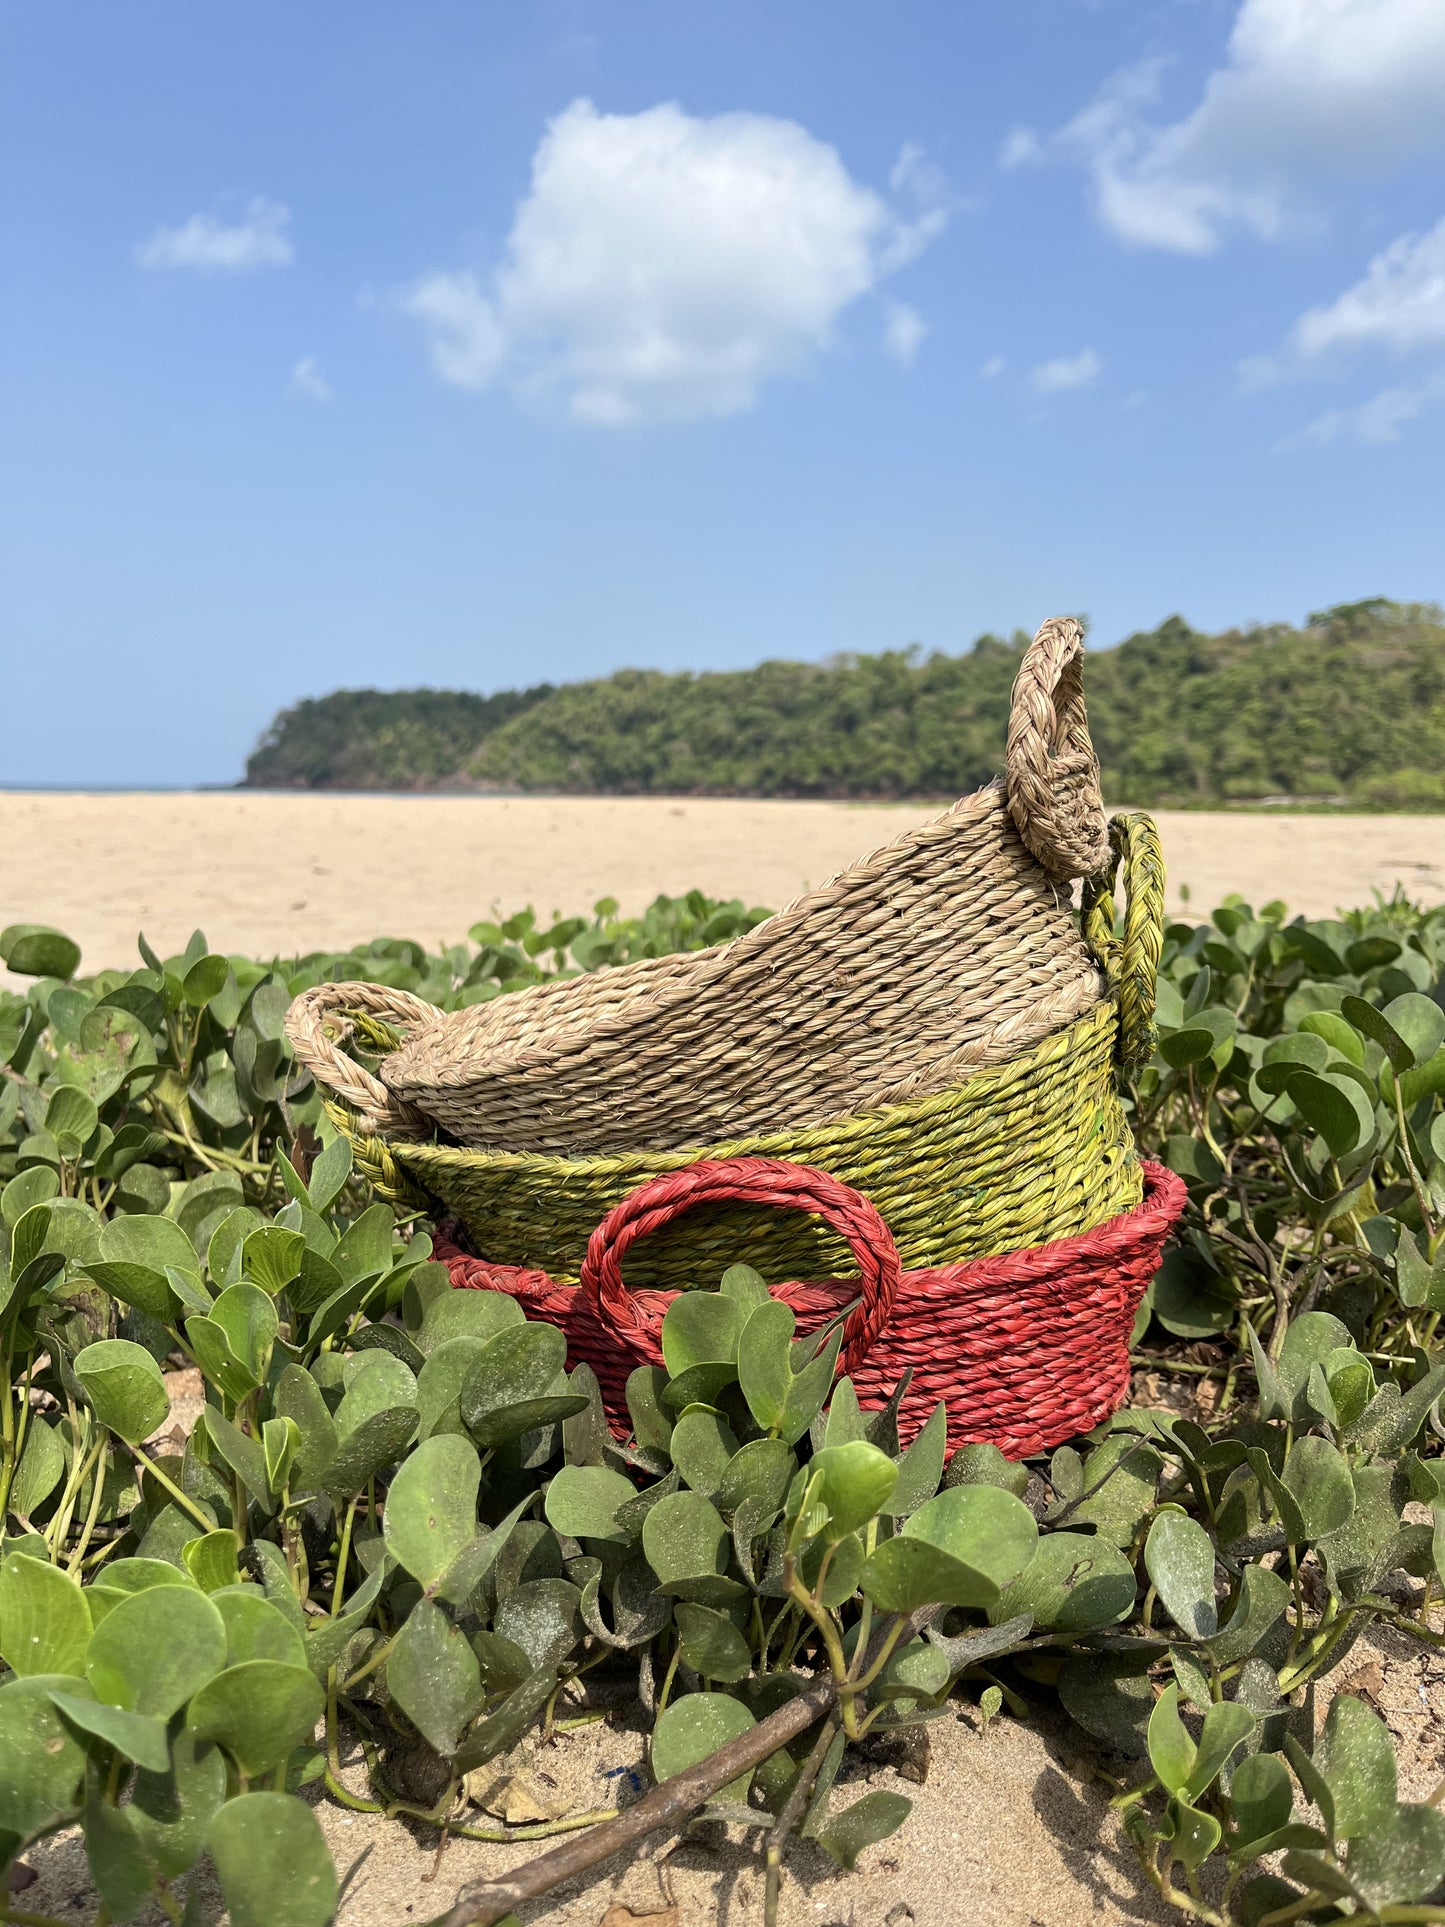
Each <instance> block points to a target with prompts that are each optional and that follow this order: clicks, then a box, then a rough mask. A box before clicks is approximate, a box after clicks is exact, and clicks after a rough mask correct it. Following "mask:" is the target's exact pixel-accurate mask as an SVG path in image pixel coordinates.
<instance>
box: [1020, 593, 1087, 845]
mask: <svg viewBox="0 0 1445 1927" xmlns="http://www.w3.org/2000/svg"><path fill="white" fill-rule="evenodd" d="M1083 660H1084V630H1083V625H1082V623H1079V622H1076V621H1075V620H1074V618H1073V617H1072V616H1054V617H1053V618H1052V619H1051V620H1050V621H1048V622H1046V623H1045V624H1044V625H1043V627H1042V628H1041V629H1040V630H1039V632H1038V634H1037V635H1036V636H1035V637H1034V639H1033V641H1032V642H1031V643H1030V644H1029V646H1028V649H1027V650H1026V651H1025V652H1024V659H1023V662H1022V663H1021V664H1020V666H1019V672H1018V675H1017V676H1016V677H1015V678H1014V687H1013V703H1012V706H1011V708H1010V711H1009V725H1008V756H1007V763H1006V772H1007V790H1008V806H1009V811H1010V814H1011V815H1012V817H1013V820H1014V822H1015V824H1016V825H1017V826H1018V833H1019V835H1020V836H1021V837H1022V838H1023V840H1024V842H1025V843H1026V844H1027V845H1028V848H1029V849H1030V851H1031V852H1032V853H1033V855H1034V856H1036V857H1037V858H1038V860H1039V862H1040V863H1042V864H1043V866H1044V868H1045V869H1046V870H1047V871H1048V872H1049V874H1050V875H1051V876H1054V877H1057V878H1059V879H1061V880H1062V879H1064V878H1066V877H1086V876H1092V875H1093V874H1094V872H1095V871H1096V870H1099V869H1101V868H1102V867H1103V865H1104V863H1105V862H1106V861H1107V860H1108V854H1109V840H1108V832H1107V829H1106V827H1105V823H1104V798H1103V795H1102V792H1101V791H1100V788H1099V764H1098V759H1097V758H1096V756H1095V755H1094V745H1093V741H1092V739H1091V737H1090V735H1089V718H1088V715H1087V713H1086V712H1085V709H1084V672H1083Z"/></svg>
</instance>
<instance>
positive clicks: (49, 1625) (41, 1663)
mask: <svg viewBox="0 0 1445 1927" xmlns="http://www.w3.org/2000/svg"><path fill="white" fill-rule="evenodd" d="M90 1633H91V1627H90V1607H89V1605H88V1604H87V1603H86V1597H85V1594H84V1593H83V1592H82V1591H81V1589H80V1586H79V1585H78V1584H77V1582H76V1581H75V1580H74V1579H72V1578H71V1577H70V1576H69V1575H68V1574H67V1573H63V1572H62V1571H61V1570H60V1568H59V1567H58V1566H51V1565H47V1564H45V1562H44V1561H43V1560H40V1559H27V1558H23V1557H21V1555H20V1554H18V1553H13V1552H12V1553H11V1554H10V1555H9V1557H8V1558H6V1560H5V1561H4V1563H3V1564H0V1657H3V1659H4V1660H5V1663H6V1665H7V1666H9V1667H10V1668H11V1669H12V1671H14V1672H15V1673H17V1674H18V1675H19V1676H20V1677H21V1678H22V1679H25V1678H28V1677H32V1676H39V1675H48V1674H52V1673H83V1672H84V1670H85V1652H86V1648H87V1647H88V1646H89V1644H90Z"/></svg>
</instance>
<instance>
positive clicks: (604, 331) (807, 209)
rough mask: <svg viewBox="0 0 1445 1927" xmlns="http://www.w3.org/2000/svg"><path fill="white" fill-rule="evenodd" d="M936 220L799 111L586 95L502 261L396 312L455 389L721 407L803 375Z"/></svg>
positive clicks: (563, 118)
mask: <svg viewBox="0 0 1445 1927" xmlns="http://www.w3.org/2000/svg"><path fill="white" fill-rule="evenodd" d="M923 167H924V162H923V158H922V155H921V153H919V152H918V150H916V149H912V148H905V150H904V152H903V154H902V155H900V157H899V161H898V164H897V166H896V167H895V169H894V174H895V178H896V180H897V181H898V182H899V183H901V184H902V185H903V186H906V187H907V188H908V189H909V191H910V192H912V193H913V194H915V195H916V196H918V195H920V194H921V183H922V184H923V187H924V188H926V189H927V190H928V191H931V188H932V182H931V178H930V177H927V176H925V175H923V174H922V172H921V170H922V169H923ZM946 220H947V214H946V212H945V211H944V210H943V209H942V208H941V207H937V206H932V205H925V206H924V207H923V210H922V212H921V213H920V214H919V215H918V217H917V218H916V219H913V220H904V219H901V218H900V217H899V215H898V214H897V213H896V212H895V211H893V210H892V209H891V208H890V207H889V205H888V204H887V203H886V202H885V201H884V200H883V199H882V197H881V196H879V195H878V194H876V193H874V192H873V191H872V190H871V189H870V188H867V187H863V186H861V185H859V184H858V183H857V182H855V181H854V180H853V179H851V177H850V176H849V174H848V172H847V170H846V169H845V167H844V166H843V163H842V161H841V160H840V159H839V157H838V155H837V153H836V152H835V151H834V149H833V148H831V147H829V146H826V145H825V144H824V143H823V142H822V141H819V140H815V139H814V138H813V136H812V135H811V134H809V133H808V132H807V131H806V130H805V129H804V128H802V127H800V126H798V125H797V124H796V123H795V122H793V121H786V120H776V119H772V118H770V117H768V116H765V115H761V114H722V115H718V116H716V117H715V118H712V119H701V118H694V117H692V116H691V115H688V114H686V113H684V112H683V111H682V109H681V108H679V107H677V106H675V105H665V106H659V107H653V108H649V109H647V110H646V111H645V112H643V113H639V114H600V113H599V112H598V111H597V109H596V108H595V107H594V106H593V105H592V103H591V102H590V101H587V100H578V101H574V102H573V104H572V105H571V106H570V107H568V108H566V109H565V110H564V111H563V112H562V113H561V114H559V115H558V116H557V118H556V119H555V120H554V121H552V122H551V124H550V125H549V127H548V129H547V131H546V133H545V135H544V136H543V139H542V141H541V144H540V145H539V147H538V149H537V152H536V154H535V155H534V157H533V161H532V182H531V188H530V191H529V193H528V194H527V196H526V198H525V199H524V200H523V201H522V203H521V204H520V206H519V207H518V209H517V211H516V215H515V217H514V220H513V224H512V230H511V233H510V235H509V236H508V238H507V242H506V246H505V249H504V251H503V256H502V260H501V262H500V264H499V265H498V266H497V268H496V269H495V270H494V271H493V272H492V273H491V274H489V275H486V276H481V275H479V274H477V273H475V272H472V271H470V270H465V269H464V270H461V271H455V272H448V271H435V272H433V273H430V274H428V275H425V276H423V277H422V278H421V279H420V280H419V281H418V282H417V283H416V284H415V285H414V286H413V287H412V288H411V289H410V290H409V291H408V292H407V293H406V294H405V295H404V296H402V298H401V305H402V307H403V308H404V310H405V311H406V312H407V313H408V314H410V315H412V316H413V317H414V318H415V319H416V320H418V321H419V322H421V323H422V325H423V327H424V328H425V330H426V333H427V336H428V341H429V345H430V350H431V356H432V362H433V366H434V367H435V368H436V371H437V373H438V374H439V375H441V376H442V378H443V379H444V380H446V381H450V382H454V383H455V384H457V385H458V386H459V387H463V388H472V389H482V388H486V387H488V386H489V385H490V384H492V383H493V382H497V381H501V382H504V383H505V384H506V385H507V386H509V387H510V388H512V389H514V390H515V391H517V392H519V393H521V394H524V395H526V396H529V397H531V398H534V399H537V400H539V401H542V402H545V403H551V404H555V405H560V406H561V407H562V408H563V409H564V410H565V412H566V413H567V414H569V415H570V416H571V417H572V419H573V420H576V421H583V422H591V423H597V424H602V425H606V426H613V425H619V424H624V423H631V422H638V421H647V420H668V419H671V420H690V419H696V418H698V417H702V416H718V415H730V414H735V413H737V412H739V411H740V410H742V409H745V408H748V407H750V406H751V405H752V403H753V402H754V401H755V399H756V397H757V393H758V390H759V388H760V387H761V386H762V384H763V383H764V382H765V381H768V380H770V379H772V378H773V377H775V376H780V375H785V374H792V373H796V372H798V371H800V370H802V369H805V368H806V367H807V366H808V365H809V364H810V362H811V361H812V360H813V359H814V357H815V356H817V355H818V354H819V353H821V352H823V351H824V350H825V349H827V348H828V347H829V345H830V344H831V342H832V340H833V338H834V329H835V324H836V322H837V319H838V316H839V315H840V314H841V313H842V311H843V310H844V309H845V308H846V307H847V306H848V305H849V303H851V302H853V301H855V300H856V299H857V298H858V297H859V296H860V295H862V294H865V293H867V292H868V291H869V290H870V289H872V288H874V287H876V286H877V285H878V284H879V282H881V281H882V280H883V279H884V278H885V277H886V276H887V275H889V274H891V273H893V272H894V271H896V270H897V269H898V268H900V267H902V266H904V265H905V264H906V263H907V262H908V261H910V260H912V259H914V258H915V257H916V256H917V255H918V254H919V253H920V252H921V251H922V250H923V249H924V248H925V247H926V246H927V245H928V244H929V242H930V241H931V240H932V239H933V238H934V237H935V236H936V235H937V234H938V233H939V232H940V231H941V229H942V227H943V226H944V224H945V222H946ZM909 312H910V313H911V311H909ZM913 323H914V331H915V333H916V329H917V328H919V327H921V326H922V323H921V321H920V320H919V318H918V317H917V316H914V317H913ZM903 326H904V330H905V334H906V332H907V328H908V324H903ZM891 327H892V324H891V323H890V331H889V332H890V335H891ZM903 338H904V337H903V336H899V337H898V338H897V341H896V342H895V343H894V346H893V349H892V351H893V352H895V353H896V352H897V351H898V343H899V342H901V341H902V339H903ZM913 347H914V348H915V349H916V347H917V339H914V341H913Z"/></svg>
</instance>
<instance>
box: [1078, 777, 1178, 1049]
mask: <svg viewBox="0 0 1445 1927" xmlns="http://www.w3.org/2000/svg"><path fill="white" fill-rule="evenodd" d="M1121 868H1122V869H1123V872H1124V934H1123V937H1122V938H1121V937H1120V936H1119V934H1118V929H1117V912H1116V910H1115V908H1114V885H1115V882H1116V880H1117V878H1118V875H1119V871H1120V869H1121ZM1083 923H1084V936H1085V939H1086V940H1087V942H1088V945H1089V948H1090V949H1091V950H1092V951H1093V952H1094V955H1095V956H1096V957H1097V958H1098V959H1099V961H1100V963H1101V964H1102V965H1103V966H1104V973H1105V975H1106V976H1107V977H1108V979H1109V982H1110V984H1111V985H1112V986H1113V990H1114V994H1115V996H1116V997H1117V998H1118V1000H1119V1063H1120V1066H1121V1068H1122V1070H1123V1072H1124V1074H1125V1076H1126V1077H1137V1076H1138V1074H1139V1072H1140V1071H1142V1070H1143V1068H1144V1066H1145V1065H1146V1064H1147V1063H1148V1062H1149V1059H1150V1058H1151V1057H1152V1056H1153V1055H1154V1046H1155V1043H1156V1042H1157V1041H1158V1032H1157V1030H1156V1028H1155V1024H1154V999H1155V988H1156V984H1157V981H1158V973H1159V958H1160V954H1161V953H1162V951H1163V949H1164V852H1163V850H1162V849H1161V847H1160V843H1159V830H1158V827H1157V825H1156V824H1155V822H1154V819H1153V817H1152V816H1145V815H1144V814H1143V813H1142V812H1141V813H1138V814H1135V815H1131V816H1115V817H1111V818H1110V821H1109V860H1108V862H1107V864H1106V865H1105V866H1104V868H1103V869H1102V870H1101V871H1100V872H1099V873H1098V875H1097V876H1093V877H1090V878H1088V879H1087V881H1086V882H1085V884H1084V914H1083Z"/></svg>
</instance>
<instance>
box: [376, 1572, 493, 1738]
mask: <svg viewBox="0 0 1445 1927" xmlns="http://www.w3.org/2000/svg"><path fill="white" fill-rule="evenodd" d="M386 1683H387V1688H388V1690H389V1691H390V1693H391V1696H392V1698H393V1699H394V1700H395V1701H396V1703H397V1705H398V1706H399V1707H400V1708H401V1710H402V1711H403V1712H404V1713H405V1714H406V1716H407V1718H408V1719H409V1720H410V1721H411V1723H412V1725H413V1726H414V1727H415V1728H416V1729H417V1731H418V1732H419V1733H420V1734H421V1735H422V1737H423V1739H425V1740H426V1741H427V1742H428V1744H429V1745H431V1746H433V1747H435V1748H436V1750H437V1752H438V1753H443V1754H447V1753H453V1752H455V1750H456V1748H457V1745H458V1743H459V1741H460V1740H461V1737H462V1734H463V1733H464V1732H465V1731H466V1729H467V1727H468V1726H469V1725H470V1724H471V1722H472V1720H473V1719H474V1718H475V1717H476V1715H477V1714H478V1713H479V1712H480V1711H481V1709H482V1675H481V1668H480V1667H479V1666H478V1664H477V1656H476V1654H475V1653H474V1652H473V1651H472V1649H471V1647H470V1646H469V1645H468V1644H467V1640H466V1635H465V1634H464V1633H463V1632H462V1630H461V1628H460V1627H459V1626H457V1625H455V1624H453V1622H452V1621H451V1620H450V1619H449V1618H448V1617H447V1615H446V1614H445V1613H444V1612H443V1611H442V1609H441V1607H440V1606H438V1605H435V1604H434V1603H433V1602H432V1601H431V1600H430V1599H423V1600H421V1601H420V1602H419V1603H418V1604H417V1605H415V1606H413V1608H412V1610H411V1612H410V1614H409V1615H408V1617H407V1620H406V1623H405V1625H403V1627H402V1629H401V1632H400V1633H399V1634H398V1635H397V1639H396V1644H395V1645H394V1646H393V1647H392V1649H391V1652H390V1653H389V1655H388V1656H387V1661H386Z"/></svg>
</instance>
